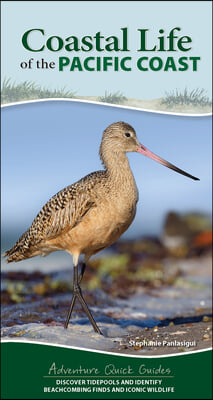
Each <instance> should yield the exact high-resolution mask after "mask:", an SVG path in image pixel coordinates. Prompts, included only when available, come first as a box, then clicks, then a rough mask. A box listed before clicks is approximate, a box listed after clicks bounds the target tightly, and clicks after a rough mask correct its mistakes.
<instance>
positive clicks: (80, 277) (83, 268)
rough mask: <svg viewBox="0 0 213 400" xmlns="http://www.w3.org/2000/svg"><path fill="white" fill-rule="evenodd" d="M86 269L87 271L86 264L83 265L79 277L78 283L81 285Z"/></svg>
mask: <svg viewBox="0 0 213 400" xmlns="http://www.w3.org/2000/svg"><path fill="white" fill-rule="evenodd" d="M85 269H86V263H83V264H82V266H81V272H80V274H79V276H78V283H81V281H82V279H83V276H84V272H85Z"/></svg>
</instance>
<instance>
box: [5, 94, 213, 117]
mask: <svg viewBox="0 0 213 400" xmlns="http://www.w3.org/2000/svg"><path fill="white" fill-rule="evenodd" d="M45 101H46V102H48V101H71V102H76V103H87V104H96V105H99V106H107V107H116V108H121V109H126V110H135V111H144V112H148V113H155V114H164V115H176V116H182V117H207V116H210V115H212V113H211V112H209V113H203V114H190V113H173V112H167V111H156V110H150V109H147V108H139V107H130V106H122V105H120V104H111V103H103V102H99V101H93V100H83V99H69V98H55V97H54V98H48V99H37V100H25V101H19V102H14V103H8V104H2V105H1V107H2V108H6V107H12V106H20V105H22V104H31V103H40V102H45Z"/></svg>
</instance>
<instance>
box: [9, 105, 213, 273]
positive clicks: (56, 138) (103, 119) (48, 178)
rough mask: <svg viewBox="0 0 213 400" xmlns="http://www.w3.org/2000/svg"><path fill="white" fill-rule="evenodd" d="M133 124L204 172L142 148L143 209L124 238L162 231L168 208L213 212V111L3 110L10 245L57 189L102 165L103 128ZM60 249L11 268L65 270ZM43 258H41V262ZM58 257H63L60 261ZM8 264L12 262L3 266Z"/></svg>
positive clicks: (150, 143)
mask: <svg viewBox="0 0 213 400" xmlns="http://www.w3.org/2000/svg"><path fill="white" fill-rule="evenodd" d="M116 121H125V122H127V123H129V124H130V125H132V126H133V127H134V128H135V130H136V133H137V136H138V139H139V141H140V142H141V143H142V144H144V145H145V146H146V147H148V148H149V149H150V150H152V151H153V152H155V153H156V154H158V155H160V156H161V157H163V158H164V159H166V160H168V161H170V162H172V163H174V164H175V165H177V166H178V167H180V168H182V169H184V170H185V171H187V172H189V173H191V174H192V175H195V176H197V177H199V178H200V181H193V180H191V179H189V178H186V177H184V176H182V175H179V174H177V173H175V172H174V171H171V170H169V169H167V168H165V167H163V166H162V165H159V164H158V163H156V162H154V161H153V160H150V159H148V158H146V157H144V156H142V155H139V154H136V153H129V154H128V157H129V160H130V165H131V168H132V170H133V173H134V176H135V180H136V183H137V186H138V190H139V202H138V206H137V214H136V217H135V220H134V222H133V224H132V225H131V226H130V228H129V229H128V231H127V232H126V233H125V234H124V235H123V237H122V238H123V239H135V238H138V237H141V236H144V235H149V236H150V235H151V236H159V235H161V234H162V230H163V227H164V225H165V220H166V218H167V215H168V213H170V212H174V213H181V214H186V213H190V214H191V213H193V214H198V215H204V216H205V218H207V219H209V218H210V215H211V168H210V167H211V148H212V146H211V117H210V116H205V117H203V116H202V117H198V116H193V117H189V116H187V117H184V116H175V115H166V114H158V113H153V112H142V111H137V110H128V109H122V108H119V107H113V106H112V107H111V106H103V105H95V104H87V103H80V102H77V101H45V102H35V103H29V104H22V105H15V106H9V107H4V108H3V109H2V236H1V237H2V249H3V251H4V250H5V249H7V248H8V247H10V246H12V245H13V243H14V241H16V240H17V239H18V237H19V236H20V235H21V234H22V233H23V232H24V231H25V230H26V229H27V228H28V227H29V226H30V225H31V223H32V221H33V219H34V218H35V216H36V215H37V213H38V212H39V211H40V209H41V208H42V206H43V205H44V204H45V203H46V202H47V201H48V199H49V198H50V197H51V196H53V195H54V194H55V193H56V192H58V191H59V190H61V189H62V188H64V187H65V186H67V185H70V184H72V183H73V182H75V181H77V180H78V179H80V178H81V177H82V176H84V175H86V174H88V173H90V172H92V171H95V170H99V169H102V165H101V162H100V159H99V156H98V150H99V145H100V142H101V137H102V133H103V130H104V129H105V128H106V127H107V126H108V125H109V124H111V123H113V122H116ZM61 257H65V258H63V259H64V260H65V261H64V262H65V263H68V264H70V263H71V260H70V257H69V255H65V253H62V252H60V253H54V254H52V255H50V256H48V257H47V258H44V259H39V260H38V258H36V259H31V260H27V261H23V262H22V263H21V264H18V265H17V264H16V265H14V266H13V264H10V266H9V268H10V269H11V268H15V269H17V268H21V269H23V268H25V266H26V267H27V269H29V268H34V267H35V263H36V267H38V265H39V266H41V267H42V269H43V268H48V266H49V264H50V263H51V268H58V267H59V266H60V263H61ZM35 260H36V261H35ZM57 260H58V261H57ZM2 266H3V268H5V264H4V262H3V264H2Z"/></svg>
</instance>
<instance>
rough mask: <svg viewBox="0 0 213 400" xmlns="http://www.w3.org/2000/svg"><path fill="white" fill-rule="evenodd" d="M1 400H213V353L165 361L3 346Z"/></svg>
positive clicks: (41, 346)
mask: <svg viewBox="0 0 213 400" xmlns="http://www.w3.org/2000/svg"><path fill="white" fill-rule="evenodd" d="M1 350H2V351H1V358H2V360H1V361H2V376H1V378H2V379H1V398H2V399H76V398H79V399H99V398H103V399H113V398H115V397H116V398H118V399H142V398H145V399H211V398H212V386H211V380H212V361H211V360H212V354H211V353H212V351H211V350H205V351H201V352H194V353H188V354H183V355H178V356H177V355H175V356H164V357H141V356H135V357H134V356H128V355H123V354H122V355H118V354H115V355H114V354H112V353H103V352H102V353H99V352H95V351H91V350H88V351H87V350H80V349H73V348H64V347H57V346H53V345H50V346H49V345H45V344H37V343H20V342H16V343H14V342H2V344H1Z"/></svg>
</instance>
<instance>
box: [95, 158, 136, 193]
mask: <svg viewBox="0 0 213 400" xmlns="http://www.w3.org/2000/svg"><path fill="white" fill-rule="evenodd" d="M102 161H103V164H104V167H105V170H106V173H107V175H108V176H109V178H110V180H111V181H112V182H116V184H118V183H120V184H122V183H123V182H125V184H127V183H128V182H129V184H130V185H133V186H135V180H134V177H133V174H132V171H131V169H130V166H129V160H128V158H127V155H126V153H117V152H113V151H110V152H109V153H108V152H105V153H104V157H103V158H102Z"/></svg>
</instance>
